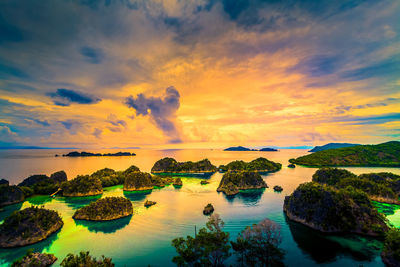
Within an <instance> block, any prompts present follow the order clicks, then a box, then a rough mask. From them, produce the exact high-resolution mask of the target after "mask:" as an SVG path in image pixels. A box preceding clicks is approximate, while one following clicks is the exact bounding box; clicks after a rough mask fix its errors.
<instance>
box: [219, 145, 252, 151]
mask: <svg viewBox="0 0 400 267" xmlns="http://www.w3.org/2000/svg"><path fill="white" fill-rule="evenodd" d="M254 150H255V149H250V148H247V147H244V146H232V147H228V148H225V149H224V151H254Z"/></svg>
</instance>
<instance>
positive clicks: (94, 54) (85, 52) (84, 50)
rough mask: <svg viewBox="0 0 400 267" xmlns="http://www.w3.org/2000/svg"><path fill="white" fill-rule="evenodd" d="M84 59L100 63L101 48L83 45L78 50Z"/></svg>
mask: <svg viewBox="0 0 400 267" xmlns="http://www.w3.org/2000/svg"><path fill="white" fill-rule="evenodd" d="M79 52H80V53H81V55H82V56H84V58H85V60H86V61H87V62H89V63H91V64H100V63H101V62H102V61H103V58H104V53H103V51H102V50H101V49H96V48H93V47H89V46H83V47H81V49H80V50H79Z"/></svg>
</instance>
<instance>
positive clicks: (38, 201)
mask: <svg viewBox="0 0 400 267" xmlns="http://www.w3.org/2000/svg"><path fill="white" fill-rule="evenodd" d="M52 200H53V199H52V198H51V197H50V196H34V197H30V198H27V199H26V201H28V202H29V203H30V204H32V205H35V206H39V205H44V204H46V203H47V202H51V201H52Z"/></svg>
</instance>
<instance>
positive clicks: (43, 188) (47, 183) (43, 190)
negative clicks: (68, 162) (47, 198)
mask: <svg viewBox="0 0 400 267" xmlns="http://www.w3.org/2000/svg"><path fill="white" fill-rule="evenodd" d="M65 181H67V174H66V173H65V172H64V171H58V172H55V173H53V174H52V175H51V176H50V177H48V176H47V175H44V174H35V175H31V176H29V177H28V178H26V179H24V180H23V181H22V182H21V183H19V184H18V186H19V187H21V188H22V187H24V188H25V189H23V191H24V193H26V195H25V197H28V196H30V195H50V194H52V193H54V192H55V191H57V189H58V188H59V186H60V184H61V183H62V182H65ZM26 188H30V189H31V190H32V191H33V193H31V192H30V190H28V189H26Z"/></svg>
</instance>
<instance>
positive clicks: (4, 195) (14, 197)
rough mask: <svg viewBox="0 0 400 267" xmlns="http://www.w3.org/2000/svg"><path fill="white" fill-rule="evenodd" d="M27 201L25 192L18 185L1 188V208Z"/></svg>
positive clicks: (2, 186)
mask: <svg viewBox="0 0 400 267" xmlns="http://www.w3.org/2000/svg"><path fill="white" fill-rule="evenodd" d="M24 199H25V197H24V192H23V190H22V189H21V188H19V187H18V186H16V185H11V186H10V185H8V184H7V185H6V184H5V185H1V186H0V207H1V206H6V205H10V204H14V203H18V202H21V201H23V200H24Z"/></svg>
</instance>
